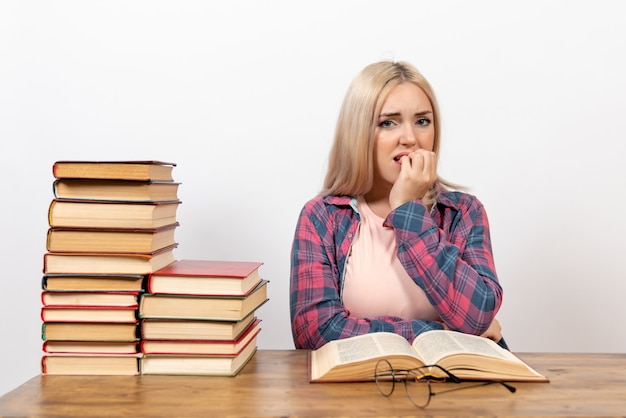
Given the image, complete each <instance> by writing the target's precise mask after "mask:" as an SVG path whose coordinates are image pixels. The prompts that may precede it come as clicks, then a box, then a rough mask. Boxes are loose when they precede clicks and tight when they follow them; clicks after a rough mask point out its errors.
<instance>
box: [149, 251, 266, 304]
mask: <svg viewBox="0 0 626 418" xmlns="http://www.w3.org/2000/svg"><path fill="white" fill-rule="evenodd" d="M262 264H263V263H261V262H248V261H222V260H190V259H183V260H177V261H175V262H174V263H171V264H169V265H168V266H166V267H164V268H162V269H159V270H157V271H155V272H153V273H152V274H150V276H149V277H148V282H147V290H148V292H149V293H154V294H179V295H207V296H210V295H230V296H238V295H245V294H246V293H248V292H249V291H250V290H251V289H253V288H254V287H256V286H257V285H258V284H259V283H260V282H261V280H262V279H261V277H260V275H259V268H260V267H261V265H262Z"/></svg>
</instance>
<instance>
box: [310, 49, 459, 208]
mask: <svg viewBox="0 0 626 418" xmlns="http://www.w3.org/2000/svg"><path fill="white" fill-rule="evenodd" d="M405 82H410V83H414V84H415V85H417V86H418V87H419V88H421V89H422V91H424V93H425V94H426V96H427V97H428V99H429V100H430V104H431V106H432V108H433V121H434V123H433V124H434V129H435V140H434V145H433V151H434V152H435V153H436V154H437V156H438V155H439V143H440V132H441V120H440V116H439V107H438V106H437V99H436V98H435V93H434V92H433V89H432V87H431V86H430V84H429V83H428V81H427V80H426V79H425V78H424V76H423V75H422V74H421V73H420V72H419V71H418V70H417V69H416V68H415V67H413V66H412V65H411V64H409V63H407V62H392V61H380V62H376V63H373V64H370V65H368V66H367V67H365V68H364V69H363V70H361V72H360V73H359V74H358V75H357V76H356V77H355V78H354V80H353V81H352V83H351V84H350V87H349V88H348V91H347V92H346V96H345V98H344V101H343V104H342V106H341V110H340V112H339V117H338V119H337V126H336V128H335V139H334V142H333V145H332V148H331V150H330V155H329V158H328V171H327V172H326V178H325V179H324V186H323V189H322V191H321V193H320V194H334V195H350V196H358V195H363V194H365V193H366V192H368V191H369V190H370V189H371V188H372V184H373V182H374V157H373V154H374V153H373V148H374V132H375V129H376V121H377V117H378V114H379V113H380V110H381V107H382V104H383V102H384V101H385V98H386V97H387V95H388V94H389V92H390V91H391V90H392V89H393V88H394V87H396V86H397V85H398V84H401V83H405ZM437 181H438V182H439V183H441V184H442V185H443V186H453V185H452V184H451V183H448V182H446V181H444V180H443V179H440V178H439V177H438V178H437ZM434 195H435V191H434V190H432V193H429V196H428V198H427V200H430V201H431V202H432V200H434V198H435V196H434Z"/></svg>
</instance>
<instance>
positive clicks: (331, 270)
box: [290, 201, 443, 349]
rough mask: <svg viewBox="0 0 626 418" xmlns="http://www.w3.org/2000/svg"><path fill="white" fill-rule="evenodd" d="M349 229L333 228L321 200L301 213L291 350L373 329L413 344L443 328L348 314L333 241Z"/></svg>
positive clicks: (294, 251) (293, 284) (293, 275)
mask: <svg viewBox="0 0 626 418" xmlns="http://www.w3.org/2000/svg"><path fill="white" fill-rule="evenodd" d="M344 220H345V218H344ZM349 226H350V223H349V222H346V224H345V225H344V224H342V225H336V224H335V222H334V221H333V217H332V214H331V213H329V211H328V209H327V208H326V205H324V204H323V203H320V202H319V201H318V202H317V204H313V203H311V204H307V205H306V206H305V207H304V208H303V210H302V212H301V213H300V217H299V219H298V222H297V225H296V231H295V237H294V241H293V245H292V250H291V274H290V313H291V327H292V334H293V340H294V344H295V347H296V348H306V349H316V348H319V347H321V346H322V345H324V344H325V343H326V342H328V341H332V340H337V339H342V338H347V337H350V336H354V335H360V334H366V333H369V332H377V331H389V332H394V333H397V334H400V335H402V336H404V337H405V338H406V339H407V340H409V341H412V340H413V339H414V338H415V336H417V335H418V334H421V333H422V332H424V331H428V330H431V329H443V324H441V323H439V322H435V321H422V320H404V319H401V318H397V317H389V316H387V317H376V318H367V319H360V318H356V317H353V316H351V315H350V313H349V312H348V310H347V309H346V308H345V307H344V306H343V304H342V301H341V298H340V293H339V282H340V280H339V278H340V275H341V272H340V271H339V269H340V267H339V263H338V260H337V256H336V254H337V251H338V249H337V248H335V242H334V237H335V235H336V234H337V231H338V230H340V229H341V228H348V227H349ZM354 227H356V225H354ZM340 245H341V243H340ZM345 245H349V242H345ZM343 250H345V249H343Z"/></svg>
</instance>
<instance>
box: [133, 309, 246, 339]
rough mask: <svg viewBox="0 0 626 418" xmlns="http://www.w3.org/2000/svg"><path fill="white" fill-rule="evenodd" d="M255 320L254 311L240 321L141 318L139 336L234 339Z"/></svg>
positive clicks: (144, 337)
mask: <svg viewBox="0 0 626 418" xmlns="http://www.w3.org/2000/svg"><path fill="white" fill-rule="evenodd" d="M255 320H256V317H255V316H254V313H251V314H249V315H248V316H246V317H245V318H244V319H242V320H241V321H213V320H202V319H201V320H191V319H156V318H152V319H143V320H142V321H141V325H140V332H141V337H142V338H143V339H148V340H235V339H237V337H239V336H240V335H241V334H242V332H243V331H244V330H246V329H247V327H248V326H249V325H250V324H251V323H252V322H253V321H255Z"/></svg>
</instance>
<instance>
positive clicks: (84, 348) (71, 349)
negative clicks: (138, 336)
mask: <svg viewBox="0 0 626 418" xmlns="http://www.w3.org/2000/svg"><path fill="white" fill-rule="evenodd" d="M42 350H43V352H44V353H50V354H136V353H139V352H140V351H139V343H138V342H137V341H44V342H43V346H42Z"/></svg>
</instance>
